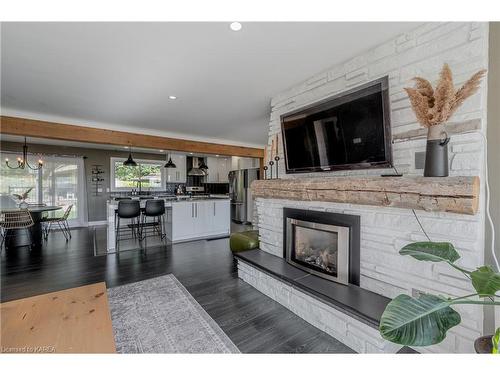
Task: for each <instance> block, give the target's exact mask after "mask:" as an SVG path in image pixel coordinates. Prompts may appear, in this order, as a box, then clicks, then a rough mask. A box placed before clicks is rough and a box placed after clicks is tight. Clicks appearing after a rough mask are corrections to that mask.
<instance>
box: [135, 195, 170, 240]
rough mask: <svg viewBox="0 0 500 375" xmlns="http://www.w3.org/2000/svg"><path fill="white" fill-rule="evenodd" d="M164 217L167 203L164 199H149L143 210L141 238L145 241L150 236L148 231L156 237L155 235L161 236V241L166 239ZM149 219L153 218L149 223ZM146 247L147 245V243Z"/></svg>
mask: <svg viewBox="0 0 500 375" xmlns="http://www.w3.org/2000/svg"><path fill="white" fill-rule="evenodd" d="M164 216H165V201H164V200H163V199H148V200H147V201H146V204H145V206H144V209H143V210H142V220H141V237H142V238H143V239H144V240H145V239H146V237H147V236H148V229H150V230H149V234H150V235H155V233H157V234H158V236H160V240H163V239H164V238H165V237H166V234H165V228H164V223H165V220H164ZM148 218H152V220H151V221H148ZM144 242H145V245H146V243H147V242H146V241H144Z"/></svg>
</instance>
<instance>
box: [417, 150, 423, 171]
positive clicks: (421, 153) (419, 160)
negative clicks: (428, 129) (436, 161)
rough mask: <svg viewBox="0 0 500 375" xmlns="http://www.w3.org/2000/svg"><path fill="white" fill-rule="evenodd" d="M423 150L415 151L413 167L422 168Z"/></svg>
mask: <svg viewBox="0 0 500 375" xmlns="http://www.w3.org/2000/svg"><path fill="white" fill-rule="evenodd" d="M424 166H425V151H420V152H415V169H424Z"/></svg>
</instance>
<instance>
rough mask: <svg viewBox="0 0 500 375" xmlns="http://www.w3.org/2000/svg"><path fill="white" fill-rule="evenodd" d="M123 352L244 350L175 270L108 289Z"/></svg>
mask: <svg viewBox="0 0 500 375" xmlns="http://www.w3.org/2000/svg"><path fill="white" fill-rule="evenodd" d="M108 297H109V304H110V309H111V319H112V321H113V331H114V335H115V343H116V351H117V352H118V353H239V352H240V351H239V350H238V348H237V347H236V346H235V345H234V344H233V342H232V341H231V340H230V339H229V337H227V335H226V334H225V333H224V332H223V331H222V329H221V328H220V327H219V326H218V325H217V323H216V322H215V321H214V320H213V319H212V318H211V317H210V316H209V315H208V314H207V312H206V311H205V310H203V308H202V307H201V306H200V305H199V304H198V302H196V300H195V299H194V298H193V296H192V295H191V294H189V292H188V291H187V290H186V288H184V286H183V285H182V284H181V283H180V282H179V280H177V279H176V278H175V277H174V276H173V275H172V274H169V275H165V276H161V277H156V278H154V279H149V280H144V281H139V282H137V283H132V284H126V285H121V286H118V287H114V288H110V289H108Z"/></svg>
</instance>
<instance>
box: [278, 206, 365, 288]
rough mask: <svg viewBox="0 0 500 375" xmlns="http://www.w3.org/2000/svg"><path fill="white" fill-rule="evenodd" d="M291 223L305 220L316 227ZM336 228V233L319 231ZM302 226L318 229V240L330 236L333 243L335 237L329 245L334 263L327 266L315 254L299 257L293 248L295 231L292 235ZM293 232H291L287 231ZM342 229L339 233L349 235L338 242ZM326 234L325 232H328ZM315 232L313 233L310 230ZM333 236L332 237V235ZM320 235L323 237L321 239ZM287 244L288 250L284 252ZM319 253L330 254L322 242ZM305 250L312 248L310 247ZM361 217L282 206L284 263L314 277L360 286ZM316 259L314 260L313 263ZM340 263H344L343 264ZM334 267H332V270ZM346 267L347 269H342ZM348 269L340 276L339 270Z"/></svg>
mask: <svg viewBox="0 0 500 375" xmlns="http://www.w3.org/2000/svg"><path fill="white" fill-rule="evenodd" d="M291 223H307V224H306V225H308V224H311V225H312V226H316V228H312V227H311V228H307V227H302V226H301V225H300V224H297V225H295V224H294V225H291ZM326 227H331V228H336V231H337V232H338V236H337V234H336V232H325V231H324V230H321V228H326ZM298 228H301V230H304V231H310V232H311V233H312V232H313V231H316V232H317V236H318V239H319V240H320V241H321V240H322V241H323V242H325V241H327V240H328V236H332V242H335V238H337V239H338V240H337V241H336V242H337V243H336V244H332V246H333V250H334V251H333V250H331V251H332V254H334V256H332V258H335V259H336V261H335V262H334V263H335V264H334V265H332V267H330V264H328V267H327V265H326V264H323V262H322V261H321V256H319V255H318V253H317V252H316V254H306V255H309V256H307V257H306V255H303V254H301V255H302V257H299V256H298V255H297V253H298V250H297V249H295V247H296V245H297V244H296V243H295V242H297V240H298V239H297V234H295V232H296V230H297V229H298ZM291 231H292V232H294V233H293V234H292V233H290V232H291ZM341 232H342V236H345V237H348V239H347V238H345V239H343V241H340V239H341V235H340V233H341ZM327 233H328V234H327ZM312 235H314V233H312ZM334 235H335V237H333V236H334ZM321 237H323V238H321ZM341 242H344V246H342V247H347V248H348V251H347V254H344V251H343V250H345V249H341V246H340V243H341ZM287 247H288V252H287ZM321 249H323V250H322V251H321V254H322V255H323V259H325V257H326V258H328V257H330V255H329V254H326V253H327V250H326V249H325V245H324V244H323V245H322V246H321ZM308 250H311V249H310V248H309V249H308ZM359 253H360V218H359V216H355V215H346V214H338V213H333V212H325V211H312V210H300V209H295V208H286V207H285V208H283V258H285V259H286V260H287V262H288V263H289V264H291V265H293V266H295V267H298V268H300V269H303V270H305V271H306V272H309V273H311V274H314V275H316V276H320V277H323V278H325V279H329V280H331V281H337V282H340V283H344V284H347V283H349V284H352V285H357V286H359V277H360V271H359V267H360V260H359V258H360V255H359ZM343 256H345V257H348V260H347V259H345V261H344V262H342V257H343ZM315 260H317V261H316V262H315ZM342 263H345V264H344V265H342ZM331 268H333V269H331ZM343 268H348V269H345V270H344V269H343ZM345 272H347V273H348V274H347V275H345V277H344V278H343V279H342V277H341V276H342V273H345Z"/></svg>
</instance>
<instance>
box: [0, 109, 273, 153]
mask: <svg viewBox="0 0 500 375" xmlns="http://www.w3.org/2000/svg"><path fill="white" fill-rule="evenodd" d="M0 119H1V122H0V133H2V134H10V135H18V136H24V137H35V138H46V139H57V140H63V141H74V142H86V143H97V144H108V145H117V146H129V147H139V148H152V149H158V150H169V151H182V152H194V153H201V154H214V155H215V154H219V155H228V156H243V157H252V158H263V157H264V149H260V148H253V147H242V146H235V145H225V144H218V143H209V142H199V141H190V140H186V139H177V138H168V137H160V136H154V135H147V134H136V133H129V132H124V131H117V130H109V129H98V128H91V127H87V126H79V125H68V124H61V123H56V122H47V121H39V120H32V119H26V118H21V117H9V116H1V117H0Z"/></svg>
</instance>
